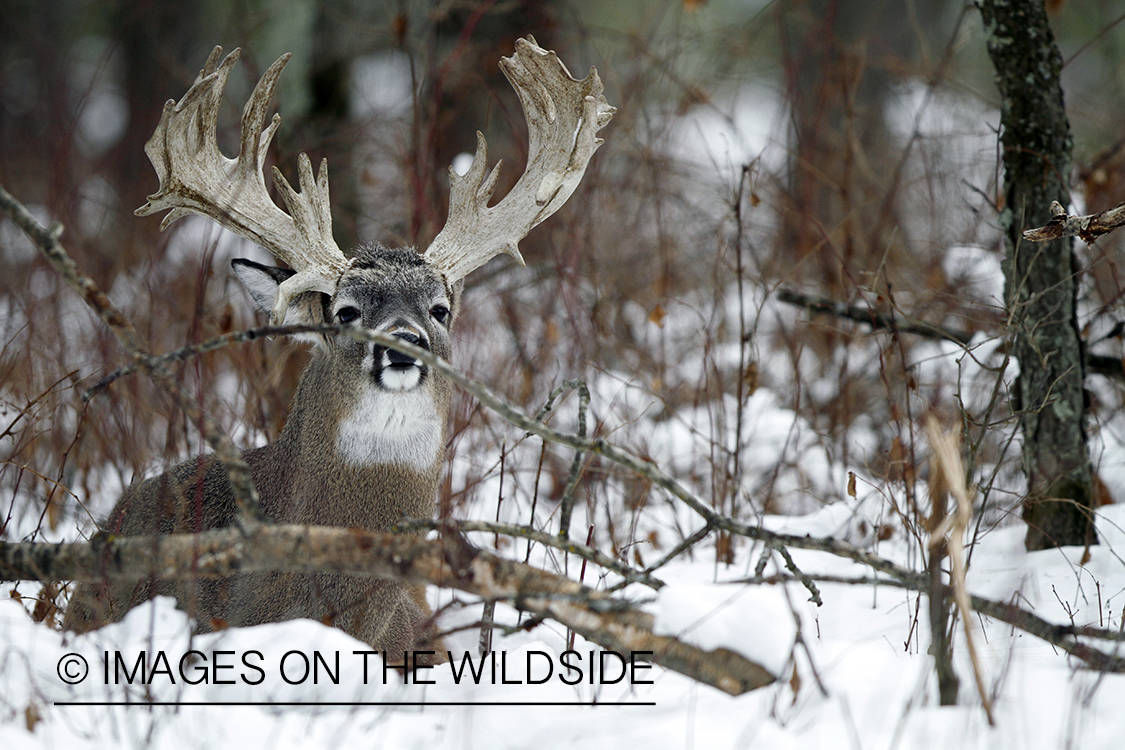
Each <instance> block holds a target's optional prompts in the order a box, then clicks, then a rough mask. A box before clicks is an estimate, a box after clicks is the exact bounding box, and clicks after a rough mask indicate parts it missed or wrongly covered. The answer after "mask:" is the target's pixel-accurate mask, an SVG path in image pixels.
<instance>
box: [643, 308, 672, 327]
mask: <svg viewBox="0 0 1125 750" xmlns="http://www.w3.org/2000/svg"><path fill="white" fill-rule="evenodd" d="M667 314H668V313H666V312H664V306H663V305H657V306H656V307H654V308H652V312H650V313H649V314H648V320H649V322H650V323H655V324H656V325H658V326H660V327H661V328H663V327H664V317H665V316H666V315H667Z"/></svg>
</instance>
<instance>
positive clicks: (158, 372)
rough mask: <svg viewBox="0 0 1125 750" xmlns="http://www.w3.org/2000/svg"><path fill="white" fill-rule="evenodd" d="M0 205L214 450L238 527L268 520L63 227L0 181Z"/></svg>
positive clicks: (223, 441)
mask: <svg viewBox="0 0 1125 750" xmlns="http://www.w3.org/2000/svg"><path fill="white" fill-rule="evenodd" d="M0 208H2V209H3V210H4V212H5V213H6V214H7V215H8V217H9V218H10V219H11V220H12V221H13V222H14V223H15V225H16V226H18V227H19V228H20V229H22V230H23V232H24V234H26V235H27V236H28V238H29V239H30V240H31V242H32V243H33V244H34V245H35V246H36V247H37V248H39V251H40V252H41V253H42V254H43V257H44V258H46V259H47V262H48V263H50V264H51V266H52V267H53V268H54V269H55V271H57V272H58V274H59V275H60V276H62V277H63V279H64V280H65V281H66V282H67V283H68V284H70V286H71V288H73V289H74V291H75V292H77V293H78V296H79V297H81V298H82V301H83V302H85V303H86V304H87V305H89V306H90V308H91V309H92V310H93V311H94V312H95V313H96V314H97V316H98V317H99V318H101V320H102V322H104V323H105V324H106V325H107V326H109V329H110V330H111V331H113V334H114V335H115V336H116V337H117V340H118V341H120V342H121V345H122V346H123V347H124V348H125V351H126V352H128V354H129V356H130V357H132V359H133V364H134V365H135V366H137V367H140V368H141V369H143V370H145V371H146V372H148V373H149V374H150V375H151V376H152V378H153V380H155V381H156V383H157V384H158V385H159V386H160V387H161V388H163V389H164V390H165V391H167V392H168V394H169V395H171V396H172V398H173V399H174V400H175V402H176V405H177V406H178V407H179V408H180V409H182V410H183V411H184V413H186V414H187V415H188V417H189V418H190V419H191V422H192V423H193V424H196V425H199V426H200V431H201V432H202V433H203V437H204V439H205V440H206V441H207V444H208V445H210V446H211V450H213V451H215V457H216V458H217V459H218V460H219V462H220V463H222V465H223V468H225V469H226V471H227V476H228V477H229V478H230V486H231V491H232V492H233V494H234V500H235V502H236V503H237V505H238V510H239V518H238V523H239V527H240V528H241V529H242V531H243V532H246V533H248V532H249V531H250V530H251V529H252V528H253V527H255V526H257V525H258V524H261V523H264V522H266V521H268V520H269V519H268V518H267V516H266V515H265V513H263V512H262V509H261V506H260V505H259V503H258V491H257V490H256V489H254V483H253V481H251V479H250V469H249V467H247V465H246V462H245V461H244V460H243V459H242V454H241V453H240V452H239V451H238V449H237V448H235V447H234V443H233V442H231V439H230V437H228V436H227V434H226V433H225V432H223V430H222V428H220V427H219V425H218V423H217V422H215V420H213V419H212V418H211V417H210V416H209V415H208V414H207V413H206V412H205V411H204V410H203V407H202V406H201V405H200V404H199V402H198V401H197V400H196V398H195V396H193V395H192V394H191V392H189V391H188V390H187V388H185V387H184V386H183V384H182V383H179V382H178V381H177V380H176V379H175V377H173V375H172V373H171V372H170V371H169V370H168V369H167V368H166V367H165V366H164V364H163V363H161V362H160V361H159V360H157V359H155V358H154V357H153V356H152V355H151V354H150V353H149V351H148V349H147V348H146V347H145V346H144V344H143V343H141V339H140V337H139V336H138V335H137V332H136V331H135V330H134V329H133V326H132V324H130V323H129V321H128V320H127V319H126V318H125V316H124V315H122V314H121V312H120V311H119V310H118V309H117V308H116V307H114V306H113V303H111V302H110V301H109V297H107V296H106V295H105V293H104V292H102V290H101V289H99V288H98V286H97V284H95V283H94V280H93V279H91V278H90V277H89V276H87V275H86V274H84V273H82V271H81V270H80V269H79V268H78V264H77V263H75V262H74V259H73V258H71V257H70V255H69V254H68V253H67V252H66V249H65V248H63V246H62V244H61V243H60V242H59V236H60V235H61V234H62V231H63V229H62V225H61V224H59V223H57V222H56V223H55V224H52V225H51V226H50V227H49V228H45V227H43V226H42V225H40V224H39V222H37V221H36V220H35V218H34V217H33V216H32V215H31V213H30V212H28V210H27V209H26V208H25V207H24V206H23V204H21V203H20V202H19V201H17V200H16V199H15V198H13V197H12V196H11V194H9V193H8V191H6V190H5V189H4V188H3V186H0Z"/></svg>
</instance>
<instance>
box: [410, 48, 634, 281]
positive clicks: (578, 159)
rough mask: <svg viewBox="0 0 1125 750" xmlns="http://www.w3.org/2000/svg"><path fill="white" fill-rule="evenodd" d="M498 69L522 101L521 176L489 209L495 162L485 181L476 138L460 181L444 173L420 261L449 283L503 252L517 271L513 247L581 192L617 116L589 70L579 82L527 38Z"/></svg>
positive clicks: (484, 156) (483, 153)
mask: <svg viewBox="0 0 1125 750" xmlns="http://www.w3.org/2000/svg"><path fill="white" fill-rule="evenodd" d="M500 68H501V70H503V71H504V75H505V76H507V78H508V81H509V82H510V83H511V84H512V86H513V88H515V90H516V93H517V94H518V95H519V99H520V104H521V105H522V106H523V112H524V117H525V118H526V119H527V129H528V138H529V148H528V154H527V169H526V170H525V171H524V173H523V176H522V177H520V179H519V181H518V182H517V183H516V184H515V186H514V187H513V188H512V189H511V191H510V192H509V193H508V194H507V195H506V196H504V199H503V200H501V201H500V202H499V203H498V204H496V205H495V206H491V207H490V206H489V205H488V201H489V199H490V198H491V197H492V191H493V190H494V189H495V187H496V178H497V177H498V176H499V173H500V164H501V162H497V164H496V166H495V167H493V169H492V171H491V172H490V173H489V174H488V176H487V177H485V166H486V163H487V161H488V144H487V143H485V140H484V136H483V135H481V134H480V133H479V132H478V133H477V151H476V155H475V156H474V157H473V164H472V166H471V167H470V168H469V171H468V172H467V173H466V174H464V175H458V174H457V173H455V172H454V171H453V169H452V168H450V170H449V183H450V189H449V218H448V219H447V221H446V224H445V227H444V228H443V229H442V230H441V232H440V233H438V236H437V237H435V238H434V241H433V242H432V243H431V244H430V247H429V249H427V250H426V254H425V259H426V262H428V263H429V264H430V265H432V266H434V267H436V268H437V269H438V270H440V271H441V272H442V273H443V274H445V276H446V278H447V279H448V280H449V281H450V282H451V283H452V282H456V281H458V280H460V279H463V278H464V277H465V276H467V275H468V274H470V273H472V271H474V270H475V269H477V268H479V267H480V266H482V265H484V264H485V263H487V262H488V261H489V260H490V259H491V258H492V257H493V256H494V255H497V254H499V253H501V252H504V253H508V254H509V255H511V256H512V257H513V258H515V259H516V260H517V261H518V262H519V263H520V264H521V265H522V264H523V257H522V256H521V255H520V252H519V249H518V248H517V244H518V243H519V241H520V240H521V239H523V238H524V237H525V236H527V233H528V232H529V231H531V229H532V227H534V226H535V225H537V224H538V223H539V222H541V221H543V220H544V219H546V218H547V217H548V216H550V215H551V214H553V213H554V212H555V211H557V210H558V209H559V208H560V207H561V206H562V204H563V203H565V202H566V199H567V198H569V197H570V195H571V194H572V193H573V192H574V190H575V189H576V188H577V187H578V183H579V181H580V180H581V179H582V175H583V174H584V173H585V172H586V165H587V164H588V163H589V161H590V157H591V156H593V154H594V151H596V150H597V148H598V146H600V145H601V144H602V140H601V139H600V138H598V137H597V132H598V130H600V129H601V128H602V127H604V126H605V125H606V123H608V122H609V121H610V118H612V117H613V113H614V112H616V111H617V110H616V109H615V108H614V107H611V106H609V104H608V103H607V102H606V99H605V96H603V95H602V82H601V79H600V78H598V72H597V71H596V70H594V69H593V68H591V69H590V74H589V75H588V76H586V77H585V78H584V79H582V80H581V81H578V80H575V79H574V78H573V77H572V76H571V75H570V72H569V71H568V70H567V69H566V66H565V65H563V63H562V61H561V60H559V58H558V56H557V55H555V53H554V52H552V51H550V50H545V49H543V48H542V47H540V46H539V45H538V44H536V43H535V39H534V38H532V37H531V36H528V37H527V38H526V39H519V40H517V41H516V53H515V54H514V55H512V56H511V57H505V58H501V60H500Z"/></svg>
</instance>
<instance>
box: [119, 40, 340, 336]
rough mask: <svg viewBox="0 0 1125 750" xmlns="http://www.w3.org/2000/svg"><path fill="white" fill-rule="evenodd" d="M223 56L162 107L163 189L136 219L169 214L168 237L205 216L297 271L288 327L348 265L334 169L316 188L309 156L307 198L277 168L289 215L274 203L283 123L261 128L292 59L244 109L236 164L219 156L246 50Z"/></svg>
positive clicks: (159, 151)
mask: <svg viewBox="0 0 1125 750" xmlns="http://www.w3.org/2000/svg"><path fill="white" fill-rule="evenodd" d="M221 54H222V48H221V47H216V48H215V49H214V50H213V51H212V52H211V54H210V56H208V58H207V62H206V64H205V65H204V66H203V70H201V71H200V73H199V76H198V77H197V78H196V79H195V83H194V84H192V87H191V88H190V89H188V92H187V93H186V94H184V97H183V98H182V99H180V101H179V102H178V103H177V102H175V101H172V100H169V101H168V102H167V103H166V104H165V105H164V112H163V114H162V115H161V117H160V124H159V125H157V127H156V132H154V133H153V135H152V138H150V139H149V141H148V143H146V144H145V153H146V154H148V157H149V160H150V161H151V162H152V166H153V168H154V169H155V170H156V174H157V177H159V178H160V189H159V190H158V191H157V192H156V193H154V194H153V195H150V196H149V197H148V202H147V203H145V205H143V206H141V207H140V208H138V209H137V210H136V211H135V213H136V214H137V215H138V216H148V215H150V214H153V213H156V212H159V211H163V210H166V209H171V210H170V211H169V213H168V215H167V216H165V217H164V220H163V221H162V222H161V224H160V228H161V230H163V229H167V228H168V226H169V225H170V224H172V223H173V222H175V221H176V220H177V219H180V218H182V217H183V216H185V215H187V214H188V213H198V214H202V215H204V216H207V217H209V218H211V219H213V220H214V221H216V222H218V223H219V224H221V225H222V226H224V227H226V228H227V229H230V230H231V231H232V232H234V233H236V234H238V235H239V236H241V237H244V238H246V239H248V240H250V241H252V242H255V243H257V244H259V245H261V246H262V247H264V248H266V249H267V250H269V251H270V253H272V254H273V255H274V257H276V258H277V259H278V260H280V261H282V262H284V263H287V264H288V265H289V266H290V267H292V268H293V270H294V271H296V272H297V273H296V274H295V275H294V276H292V277H291V278H289V279H288V280H286V281H285V282H284V283H282V284H281V287H280V289H279V290H278V296H277V301H276V304H275V306H274V310H273V313H272V315H271V316H270V317H271V321H272V322H274V323H280V322H281V321H282V320H283V319H284V317H285V311H286V310H287V309H288V307H289V300H290V299H291V298H293V297H294V296H296V295H298V294H300V293H302V292H306V291H320V292H326V293H328V294H331V293H333V292H334V291H335V288H336V281H337V279H338V278H339V276H340V274H341V273H342V272H343V270H344V269H345V268H347V265H348V261H347V259H346V258H345V257H344V254H343V253H341V252H340V249H339V248H338V247H337V246H336V242H335V240H334V239H333V238H332V218H331V217H332V214H331V208H330V206H329V203H328V168H327V164H325V163H322V164H321V167H320V173H319V175H318V176H317V178H316V179H315V180H314V179H313V176H312V165H311V163H310V162H309V158H308V156H306V155H305V154H301V157H300V159H299V160H298V173H299V182H298V184H299V186H300V188H301V189H300V192H297V191H295V190H293V188H292V187H291V186H290V185H289V183H288V182H287V181H286V180H285V178H284V177H282V176H281V172H280V171H278V170H277V168H276V167H275V168H274V181H275V183H276V185H277V189H278V192H279V193H280V194H281V197H282V199H283V200H284V202H285V205H286V208H287V209H288V210H289V213H288V214H287V213H285V212H284V211H282V210H281V209H280V208H278V207H277V205H276V204H274V202H273V200H272V199H271V198H270V196H269V192H268V190H267V189H266V183H265V175H264V174H263V172H262V168H263V166H264V162H265V159H266V152H267V151H268V150H269V145H270V143H271V142H272V140H273V135H274V133H275V132H276V131H277V128H278V126H279V125H280V124H281V116H280V115H277V114H275V115H274V116H273V118H272V119H271V121H270V123H269V125H267V126H265V127H264V128H263V124H264V122H265V118H266V113H267V111H268V109H269V103H270V99H271V98H272V97H273V92H274V89H275V88H276V86H277V80H278V77H279V76H280V75H281V71H282V69H284V68H285V65H286V63H288V62H289V58H290V55H289V54H285V55H282V56H281V57H279V58H278V59H277V60H276V61H275V62H274V63H273V65H271V66H270V67H269V68H268V69H267V70H266V72H265V73H264V74H263V75H262V77H261V79H260V80H259V81H258V83H257V85H255V86H254V92H253V94H251V96H250V99H249V100H248V101H247V102H246V106H245V107H244V108H243V110H242V131H241V134H240V137H239V149H238V157H237V158H235V159H229V158H227V157H226V156H224V155H223V154H222V152H221V151H220V150H219V146H218V141H217V135H216V123H217V120H218V116H219V106H220V104H221V103H222V99H223V94H224V92H225V91H226V85H227V79H228V77H229V76H230V71H231V70H232V69H233V67H234V64H235V63H236V62H238V59H239V56H240V55H241V51H240V50H238V49H235V50H234V51H233V52H231V53H230V54H229V55H227V56H226V58H224V59H223V61H222V62H221V63H219V57H220V55H221Z"/></svg>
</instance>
